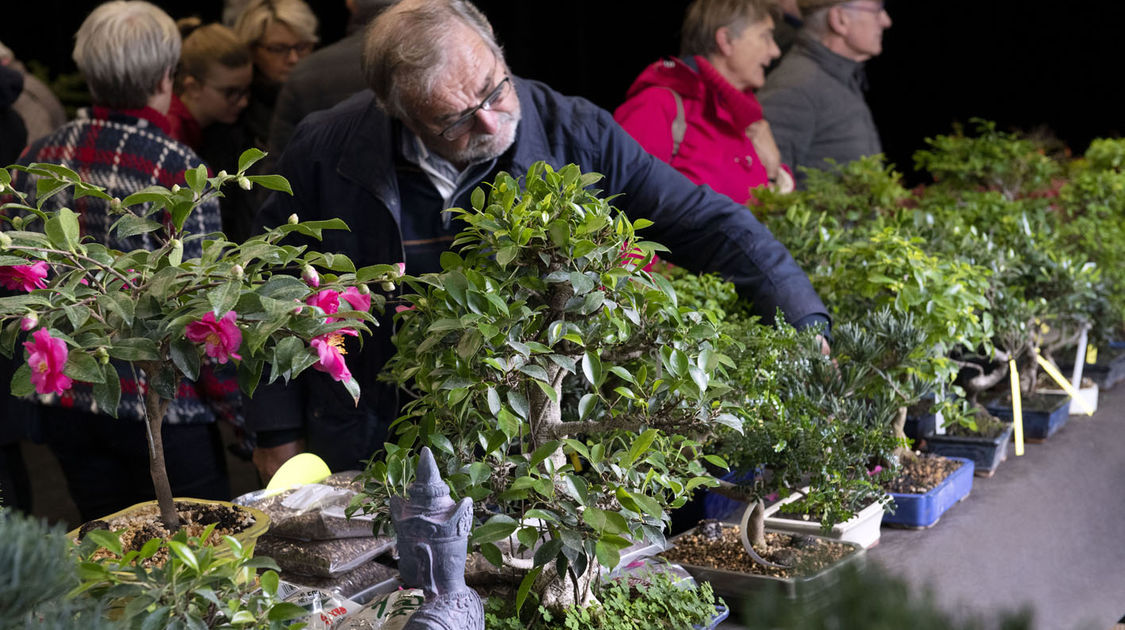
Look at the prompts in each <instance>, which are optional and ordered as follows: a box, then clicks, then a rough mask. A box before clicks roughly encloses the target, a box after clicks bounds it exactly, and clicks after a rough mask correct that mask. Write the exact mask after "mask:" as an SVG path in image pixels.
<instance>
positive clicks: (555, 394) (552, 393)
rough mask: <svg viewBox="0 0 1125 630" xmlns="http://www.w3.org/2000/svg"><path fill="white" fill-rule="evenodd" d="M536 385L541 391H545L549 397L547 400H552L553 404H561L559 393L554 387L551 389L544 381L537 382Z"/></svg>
mask: <svg viewBox="0 0 1125 630" xmlns="http://www.w3.org/2000/svg"><path fill="white" fill-rule="evenodd" d="M540 369H542V368H540ZM535 384H536V385H538V386H539V389H541V390H543V393H544V394H546V395H547V398H550V399H551V402H554V403H557V402H559V393H558V392H556V391H555V388H554V387H551V386H550V385H548V384H546V383H544V382H543V381H535Z"/></svg>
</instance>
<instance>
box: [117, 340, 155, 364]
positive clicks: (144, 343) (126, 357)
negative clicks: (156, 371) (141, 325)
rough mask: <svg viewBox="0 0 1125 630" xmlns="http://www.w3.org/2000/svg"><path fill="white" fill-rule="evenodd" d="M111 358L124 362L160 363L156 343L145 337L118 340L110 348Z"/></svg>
mask: <svg viewBox="0 0 1125 630" xmlns="http://www.w3.org/2000/svg"><path fill="white" fill-rule="evenodd" d="M109 356H111V357H113V358H115V359H121V360H122V361H159V360H160V354H159V352H158V349H157V346H156V342H155V341H153V340H152V339H146V338H144V337H130V338H128V339H118V340H117V341H114V342H113V345H112V346H110V347H109Z"/></svg>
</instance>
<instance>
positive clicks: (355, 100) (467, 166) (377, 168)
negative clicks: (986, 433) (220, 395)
mask: <svg viewBox="0 0 1125 630" xmlns="http://www.w3.org/2000/svg"><path fill="white" fill-rule="evenodd" d="M364 71H365V74H366V76H367V82H368V84H369V85H370V86H371V88H372V90H371V91H370V92H363V93H360V94H358V95H356V96H353V97H351V98H349V99H348V100H347V101H344V102H343V103H341V104H339V105H337V106H336V107H334V108H332V109H330V110H327V111H322V112H317V113H314V114H312V115H310V116H309V117H307V118H306V119H305V121H304V122H303V123H301V125H299V126H298V127H297V131H296V133H295V134H294V135H293V138H292V140H291V141H290V143H289V146H288V148H287V149H286V151H285V154H284V155H282V157H281V161H280V163H279V170H280V172H281V174H282V175H284V176H286V177H287V178H289V180H290V182H291V184H292V186H293V192H294V195H293V196H292V197H289V196H287V195H274V196H273V197H271V199H270V200H269V201H268V202H267V203H266V205H265V206H264V207H263V209H262V211H261V213H260V215H259V223H260V224H261V225H262V226H271V225H278V224H281V223H284V222H285V220H286V218H287V217H288V216H289V215H290V214H293V213H296V214H298V215H299V216H300V217H301V219H302V220H320V219H328V218H333V217H338V218H341V219H343V220H344V221H345V222H346V223H347V224H348V225H349V226H350V228H351V230H350V231H342V230H333V231H329V232H325V233H324V240H323V242H322V243H319V244H318V245H317V246H318V247H319V248H321V250H322V251H329V252H342V253H345V254H347V255H348V256H349V257H350V258H351V259H352V261H353V262H354V263H355V264H356V265H357V266H362V265H370V264H376V263H395V262H405V264H406V271H407V273H410V274H415V275H421V274H424V273H427V272H436V271H440V270H441V267H440V262H439V258H440V256H441V254H442V252H444V251H446V250H448V249H449V248H450V247H451V246H452V244H453V240H454V237H455V236H456V234H457V233H458V232H459V231H460V230H461V225H458V224H456V223H454V222H453V221H452V220H451V216H450V214H451V213H449V212H445V210H447V209H448V208H450V207H469V205H470V204H469V195H470V193H471V192H472V191H473V190H474V189H475V188H476V187H477V186H479V185H480V184H481V183H482V182H486V181H491V180H492V179H493V178H494V177H495V175H496V174H497V172H498V171H501V170H503V171H506V172H508V173H511V174H512V175H513V176H516V177H519V176H521V175H523V174H525V173H526V172H527V170H528V168H529V167H530V166H531V164H532V163H534V162H536V161H538V160H545V161H547V162H548V163H550V164H553V165H555V166H562V165H565V164H567V163H575V164H578V165H579V167H581V169H582V170H583V171H584V172H591V171H593V172H598V173H602V174H603V175H605V179H604V180H603V181H602V182H600V183H599V187H600V188H603V189H604V190H606V191H607V193H622V196H620V197H618V198H616V199H615V200H614V204H615V205H616V206H618V207H619V208H621V209H622V210H624V211H625V212H626V213H628V214H629V216H630V217H632V218H633V219H638V218H641V217H644V218H648V219H650V220H652V221H653V222H654V225H653V226H652V227H650V228H649V229H648V230H646V232H645V235H646V237H650V238H652V240H655V241H658V242H660V243H663V244H664V245H666V246H668V247H669V248H670V252H669V253H668V256H667V258H668V259H669V260H670V261H671V262H674V263H676V264H679V265H682V266H684V267H687V268H689V269H693V270H700V271H703V270H706V271H716V272H719V273H721V274H722V275H724V276H725V277H727V278H729V279H731V280H732V281H733V282H734V283H735V285H736V286H737V288H738V289H739V291H740V292H741V293H742V295H744V296H746V297H747V298H749V299H751V300H752V301H753V303H754V306H755V308H756V310H757V312H758V313H759V314H761V315H762V316H763V317H764V318H766V320H767V321H772V320H773V316H774V314H775V313H776V311H777V309H778V308H780V309H781V310H782V311H783V312H784V314H785V318H786V319H787V320H788V321H789V322H790V323H792V324H795V325H798V326H808V325H813V324H815V323H821V324H826V323H827V321H828V317H827V310H826V309H825V307H824V305H823V304H822V303H821V301H820V298H819V297H817V295H816V292H815V291H814V290H813V288H812V285H811V284H810V283H809V280H808V277H807V276H806V275H805V273H804V272H803V271H802V270H801V269H800V268H799V267H798V266H797V264H796V263H795V262H794V261H793V258H792V257H791V256H790V255H789V252H788V251H787V250H786V249H785V247H784V246H782V245H781V244H780V243H778V242H777V240H776V239H774V237H773V236H772V235H771V234H770V233H769V231H768V230H766V229H765V228H764V227H763V226H762V225H761V224H760V223H758V221H757V220H755V219H754V216H753V214H752V213H751V212H749V211H747V209H746V208H745V207H744V206H742V205H741V204H738V203H736V202H734V201H732V200H731V199H729V198H727V197H726V196H724V195H721V194H719V193H717V192H715V191H713V190H712V189H710V188H708V187H705V186H703V187H701V186H696V185H695V184H693V183H692V182H691V181H690V180H688V179H687V178H686V177H684V176H683V175H681V174H679V173H678V172H676V170H675V169H673V168H672V167H670V166H668V165H667V164H665V163H664V162H661V161H660V160H658V159H656V158H654V157H652V156H651V155H649V154H648V153H647V152H646V151H645V150H644V149H643V148H642V147H641V146H640V145H639V144H637V142H636V141H634V140H633V139H632V138H631V137H630V136H629V134H628V133H626V132H625V130H623V129H622V128H621V127H619V126H618V125H617V123H615V122H614V120H613V117H612V115H610V113H609V112H606V111H604V110H602V109H600V108H598V107H596V106H594V105H593V104H591V103H590V102H588V101H586V100H584V99H580V98H573V97H567V96H563V95H561V94H559V93H557V92H555V91H554V90H551V89H550V88H549V87H547V86H546V85H543V84H541V83H537V82H535V81H529V80H526V79H522V78H520V77H517V76H515V75H513V74H512V72H511V70H510V69H509V68H508V65H507V63H506V62H505V60H504V54H503V52H502V51H501V50H500V47H499V46H498V45H497V43H496V40H495V38H494V36H493V33H492V27H491V26H490V25H489V23H488V21H487V20H486V19H485V17H484V16H483V15H482V14H481V13H480V11H478V10H477V9H476V7H474V6H473V5H472V4H471V3H469V2H466V1H464V0H403V1H402V2H400V3H398V4H396V5H395V6H393V7H391V8H389V9H387V10H386V11H385V12H384V13H382V14H381V15H380V16H379V17H377V18H376V19H375V21H374V22H373V23H372V25H371V27H370V28H369V30H368V32H367V41H366V44H365V48H364ZM391 330H392V326H391V325H390V323H389V322H388V323H387V325H385V326H381V327H379V328H378V329H377V330H376V331H375V335H374V336H373V337H372V338H371V339H369V340H368V341H367V342H366V343H365V345H364V346H363V348H362V350H361V349H359V348H358V344H357V345H355V346H352V345H349V347H348V349H347V350H348V364H349V368H350V369H351V371H352V374H353V375H354V376H355V377H356V379H357V380H358V381H359V382H360V383H361V385H362V388H363V395H362V397H361V398H360V401H359V404H358V406H357V405H356V404H355V403H354V402H353V401H352V399H351V397H350V396H349V395H348V394H347V393H346V392H345V391H344V389H343V388H342V387H339V386H338V384H336V383H333V382H332V381H331V380H330V379H329V378H328V377H327V375H325V374H323V373H320V372H316V371H306V372H305V373H304V374H302V375H301V377H300V378H298V379H296V380H295V381H294V382H291V383H290V384H289V385H288V386H285V387H283V386H280V385H279V384H277V386H267V387H264V388H259V389H258V391H257V393H256V394H255V396H254V398H253V399H252V400H250V401H248V402H247V405H248V408H247V421H248V424H249V426H250V427H251V428H252V429H254V430H256V431H257V433H258V446H259V448H258V449H257V451H255V463H256V464H257V465H258V468H259V471H260V472H261V474H262V476H263V477H264V478H268V477H270V476H271V475H272V474H273V471H274V470H276V468H277V467H278V466H279V465H280V463H281V462H283V461H285V459H287V458H288V457H290V456H292V455H294V454H295V453H297V452H298V451H300V450H302V449H306V448H307V450H310V451H312V452H314V453H316V454H318V455H321V456H322V457H324V458H325V459H326V460H327V461H328V464H329V467H330V468H332V469H333V470H336V469H340V468H347V467H352V466H356V465H360V464H359V462H360V461H362V460H365V459H367V458H368V457H370V456H371V455H372V454H373V453H375V452H376V451H378V450H379V449H381V448H382V444H383V442H384V441H385V439H386V436H387V427H388V425H389V424H390V422H392V421H393V420H394V419H395V418H396V417H397V416H398V399H397V392H396V391H395V389H394V388H393V387H391V386H390V385H388V384H386V383H380V382H377V380H376V377H377V375H378V373H379V371H380V370H381V369H382V367H383V364H384V363H385V362H386V360H387V359H388V358H390V356H391V354H392V353H393V352H394V348H393V346H392V344H391V341H390V331H391Z"/></svg>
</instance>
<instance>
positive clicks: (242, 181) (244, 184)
mask: <svg viewBox="0 0 1125 630" xmlns="http://www.w3.org/2000/svg"><path fill="white" fill-rule="evenodd" d="M238 185H239V187H240V188H242V190H250V189H251V188H253V187H254V184H251V183H250V180H248V179H246V178H245V177H243V176H242V175H239V176H238Z"/></svg>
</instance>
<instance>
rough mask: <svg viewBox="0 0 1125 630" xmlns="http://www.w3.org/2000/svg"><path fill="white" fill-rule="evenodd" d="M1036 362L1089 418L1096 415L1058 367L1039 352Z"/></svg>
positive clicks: (1036, 355)
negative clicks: (1080, 406)
mask: <svg viewBox="0 0 1125 630" xmlns="http://www.w3.org/2000/svg"><path fill="white" fill-rule="evenodd" d="M1035 360H1036V361H1038V362H1039V365H1040V366H1042V367H1043V371H1045V372H1046V373H1047V376H1050V377H1051V378H1052V379H1054V381H1055V382H1056V383H1058V384H1059V387H1062V388H1063V391H1065V392H1066V393H1067V394H1068V395H1069V396H1070V399H1071V400H1077V401H1078V404H1080V405H1082V408H1083V409H1085V410H1086V415H1087V416H1092V415H1094V410H1093V409H1091V408H1090V403H1088V402H1086V399H1085V398H1083V397H1082V394H1080V393H1078V390H1076V389H1074V386H1073V385H1071V384H1070V382H1069V381H1067V380H1066V379H1065V378H1063V375H1062V374H1061V373H1060V372H1059V369H1058V368H1057V367H1055V366H1053V365H1051V362H1050V361H1048V360H1047V359H1044V358H1043V356H1042V355H1040V354H1039V352H1038V351H1036V352H1035Z"/></svg>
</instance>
